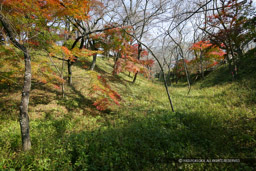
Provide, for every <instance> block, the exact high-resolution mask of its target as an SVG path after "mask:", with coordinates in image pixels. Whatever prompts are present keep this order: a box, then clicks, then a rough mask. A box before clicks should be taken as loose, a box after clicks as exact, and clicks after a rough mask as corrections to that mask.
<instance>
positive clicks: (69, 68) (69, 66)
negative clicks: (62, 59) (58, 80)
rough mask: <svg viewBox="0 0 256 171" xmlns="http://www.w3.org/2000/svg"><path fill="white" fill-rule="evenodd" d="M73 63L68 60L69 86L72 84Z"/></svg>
mask: <svg viewBox="0 0 256 171" xmlns="http://www.w3.org/2000/svg"><path fill="white" fill-rule="evenodd" d="M71 66H72V62H71V61H70V60H68V84H69V85H71V84H72V70H71Z"/></svg>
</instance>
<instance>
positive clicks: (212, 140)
mask: <svg viewBox="0 0 256 171" xmlns="http://www.w3.org/2000/svg"><path fill="white" fill-rule="evenodd" d="M233 124H235V123H233ZM231 126H232V125H229V124H228V125H224V123H222V122H221V121H220V120H218V119H216V118H214V117H212V116H206V115H200V114H196V113H190V114H184V113H175V114H174V115H173V114H170V113H169V112H167V111H165V110H163V111H162V112H161V114H159V115H157V116H156V115H155V116H148V117H146V118H143V119H141V118H140V119H138V120H135V121H133V122H132V123H129V124H127V125H125V126H122V127H115V128H111V127H110V128H108V129H104V130H101V129H100V130H98V131H94V132H86V131H84V132H80V133H77V134H71V135H70V136H68V137H67V139H68V141H69V143H71V144H72V145H71V146H72V150H71V151H70V152H69V153H71V158H72V161H71V163H72V166H73V168H75V169H78V170H79V169H85V168H87V169H89V170H147V169H149V170H152V169H157V170H159V169H160V170H161V169H165V170H168V169H181V170H182V169H184V164H180V163H178V162H177V161H178V159H180V158H188V159H198V158H199V159H226V158H238V159H242V158H244V157H246V156H248V157H251V158H253V155H254V153H253V151H252V145H249V146H248V143H249V142H253V140H248V139H244V141H245V142H246V143H241V141H240V140H238V139H236V138H237V137H239V138H243V137H242V136H241V134H242V133H243V132H244V131H245V130H243V129H242V128H241V124H239V125H238V126H239V127H237V126H233V127H231ZM241 131H242V132H241ZM254 144H255V143H254ZM254 151H255V150H254ZM81 161H84V163H83V162H82V163H81ZM253 161H254V160H253ZM209 165H210V164H205V163H203V164H202V165H199V166H197V165H195V166H193V167H194V169H196V168H197V167H198V169H206V168H207V167H209ZM245 165H247V166H248V167H251V168H253V167H254V166H255V163H245ZM193 167H192V168H193ZM214 167H217V168H220V169H223V168H230V167H233V168H235V167H239V164H237V163H228V164H221V163H217V164H215V165H214Z"/></svg>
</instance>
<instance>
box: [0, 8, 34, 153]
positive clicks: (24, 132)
mask: <svg viewBox="0 0 256 171" xmlns="http://www.w3.org/2000/svg"><path fill="white" fill-rule="evenodd" d="M0 21H1V23H2V26H3V27H4V30H5V32H6V33H7V35H8V37H9V38H10V41H11V42H12V44H13V45H14V46H15V47H17V48H18V49H20V50H21V51H22V52H23V53H24V62H25V74H24V85H23V89H22V94H21V104H20V117H19V121H20V129H21V138H22V147H23V150H24V151H27V150H30V149H31V140H30V134H29V116H28V104H29V93H30V89H31V59H30V56H29V54H28V51H27V48H26V47H25V46H24V45H22V44H20V43H19V42H18V41H17V40H16V38H15V32H14V31H13V29H12V27H11V25H10V24H9V23H10V22H9V21H8V20H7V19H6V18H5V17H4V15H3V14H2V13H1V12H0Z"/></svg>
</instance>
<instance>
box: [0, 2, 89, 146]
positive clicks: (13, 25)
mask: <svg viewBox="0 0 256 171" xmlns="http://www.w3.org/2000/svg"><path fill="white" fill-rule="evenodd" d="M87 2H88V1H78V0H76V1H72V2H69V1H52V0H44V1H41V0H38V1H35V2H34V1H31V0H24V1H12V0H6V1H2V2H1V5H2V8H1V12H0V22H1V27H2V28H3V29H4V31H5V32H6V35H7V36H8V37H9V39H10V41H11V42H12V44H13V45H14V46H15V47H16V48H18V49H20V50H21V51H22V52H23V54H24V63H25V72H24V85H23V89H22V98H21V104H20V119H19V121H20V128H21V137H22V146H23V150H24V151H27V150H30V149H31V140H30V133H29V115H28V106H29V95H30V89H31V77H32V74H31V56H30V54H29V48H28V47H30V46H29V45H31V44H32V45H37V46H43V45H47V44H48V45H49V40H46V41H48V42H45V41H44V39H43V41H42V40H41V39H40V38H42V37H43V36H42V35H43V34H44V31H45V30H46V31H49V26H48V25H47V24H48V23H54V21H53V19H55V18H56V17H57V18H63V17H65V16H66V15H72V16H73V17H75V18H79V19H84V18H88V16H86V15H84V14H85V13H86V12H87V11H88V9H89V8H88V3H87ZM64 9H65V10H64ZM82 14H83V15H82ZM41 48H43V47H41Z"/></svg>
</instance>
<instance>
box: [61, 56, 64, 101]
mask: <svg viewBox="0 0 256 171" xmlns="http://www.w3.org/2000/svg"><path fill="white" fill-rule="evenodd" d="M64 64H65V61H64V56H63V61H62V68H61V79H62V80H64ZM61 90H62V97H63V98H64V97H65V87H64V81H63V83H62V86H61Z"/></svg>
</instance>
